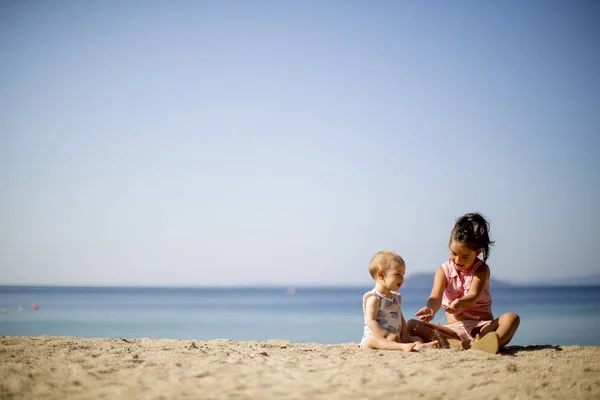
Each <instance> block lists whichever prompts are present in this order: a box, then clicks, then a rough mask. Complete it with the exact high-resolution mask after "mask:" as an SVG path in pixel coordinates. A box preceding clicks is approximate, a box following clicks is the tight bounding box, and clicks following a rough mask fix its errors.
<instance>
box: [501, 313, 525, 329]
mask: <svg viewBox="0 0 600 400" xmlns="http://www.w3.org/2000/svg"><path fill="white" fill-rule="evenodd" d="M500 318H501V319H503V320H504V322H506V323H507V324H510V325H514V326H519V323H521V317H519V316H518V315H517V314H515V313H514V312H507V313H505V314H502V317H500Z"/></svg>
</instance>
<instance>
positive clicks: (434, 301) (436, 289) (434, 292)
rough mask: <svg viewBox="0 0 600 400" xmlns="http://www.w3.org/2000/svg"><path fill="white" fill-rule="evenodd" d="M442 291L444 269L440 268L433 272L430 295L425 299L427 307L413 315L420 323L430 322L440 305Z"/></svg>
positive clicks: (444, 287) (444, 283) (444, 280)
mask: <svg viewBox="0 0 600 400" xmlns="http://www.w3.org/2000/svg"><path fill="white" fill-rule="evenodd" d="M444 290H446V274H445V273H444V269H443V268H442V267H441V266H440V267H439V268H438V269H437V271H436V272H435V276H434V278H433V287H432V288H431V294H430V295H429V298H428V299H427V305H426V306H425V307H423V308H421V309H420V310H419V311H417V313H416V314H415V315H416V316H417V317H419V318H420V319H421V320H422V321H425V322H429V321H431V320H432V319H433V317H434V316H435V313H437V312H438V310H439V309H440V307H441V305H442V298H443V296H444Z"/></svg>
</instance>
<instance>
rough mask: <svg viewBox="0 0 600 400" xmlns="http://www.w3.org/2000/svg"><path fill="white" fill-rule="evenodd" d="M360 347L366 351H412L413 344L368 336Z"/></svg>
mask: <svg viewBox="0 0 600 400" xmlns="http://www.w3.org/2000/svg"><path fill="white" fill-rule="evenodd" d="M362 346H363V347H365V348H367V349H378V350H400V351H413V350H414V348H415V343H398V342H396V341H391V340H387V339H386V338H382V337H380V336H374V335H369V336H368V337H367V338H366V339H365V340H364V341H363V343H362Z"/></svg>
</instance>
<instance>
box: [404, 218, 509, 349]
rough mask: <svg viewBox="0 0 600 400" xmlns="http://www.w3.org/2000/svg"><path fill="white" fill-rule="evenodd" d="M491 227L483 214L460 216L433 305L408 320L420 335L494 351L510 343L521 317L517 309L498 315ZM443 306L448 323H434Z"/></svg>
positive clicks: (431, 299) (430, 300)
mask: <svg viewBox="0 0 600 400" xmlns="http://www.w3.org/2000/svg"><path fill="white" fill-rule="evenodd" d="M489 230H490V225H489V223H488V222H487V221H486V220H485V218H484V217H483V216H482V215H481V214H478V213H469V214H465V215H463V216H462V217H460V218H458V219H457V220H456V223H455V225H454V228H452V232H451V233H450V241H449V243H448V247H449V250H450V257H449V259H448V261H446V262H445V263H444V264H442V265H441V266H440V267H439V268H438V269H437V272H436V273H435V277H434V280H433V288H432V289H431V295H430V296H429V298H428V299H427V304H426V306H425V307H423V308H421V309H420V310H419V311H417V313H416V315H417V317H419V319H420V320H410V321H408V325H409V326H408V329H409V331H410V332H412V333H413V334H414V335H417V336H419V337H420V338H422V339H423V340H430V339H432V338H438V339H440V340H441V341H442V342H444V344H446V343H445V342H447V344H449V345H450V346H452V347H455V348H459V349H475V350H481V351H485V352H488V353H494V354H495V353H497V352H498V351H499V349H500V348H502V347H503V346H505V345H506V344H508V342H510V340H511V339H512V337H513V335H514V334H515V332H516V331H517V328H518V327H519V322H520V318H519V316H518V315H517V314H515V313H513V312H507V313H504V314H502V315H501V316H500V317H498V318H494V315H493V314H492V296H491V294H490V267H489V266H488V265H487V259H488V257H489V255H490V247H491V246H492V245H493V244H494V241H492V240H491V239H490V236H489ZM480 255H481V258H480ZM440 308H443V310H444V311H445V312H446V319H447V324H446V325H440V324H433V323H431V322H430V321H431V320H432V319H433V317H434V316H435V314H436V313H437V312H438V310H439V309H440Z"/></svg>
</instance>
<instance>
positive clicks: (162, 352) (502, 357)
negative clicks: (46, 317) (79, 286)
mask: <svg viewBox="0 0 600 400" xmlns="http://www.w3.org/2000/svg"><path fill="white" fill-rule="evenodd" d="M384 396H391V397H389V398H406V399H451V398H461V399H481V398H486V399H550V398H551V399H600V347H597V346H586V347H582V346H566V347H559V346H551V345H538V346H509V347H508V348H507V349H505V350H504V351H503V353H501V354H498V355H491V354H487V353H483V352H478V351H475V350H469V351H459V350H451V349H441V350H422V351H420V352H418V353H402V352H393V351H378V350H366V349H361V348H359V346H358V344H356V343H346V344H336V345H324V344H314V343H291V342H288V341H283V340H270V341H260V342H239V341H233V340H224V339H219V340H210V341H198V340H163V339H161V340H157V339H91V338H75V337H53V336H36V337H28V336H3V337H0V399H45V400H51V399H57V400H58V399H98V398H105V399H345V400H347V399H369V398H380V397H381V398H382V397H384Z"/></svg>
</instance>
